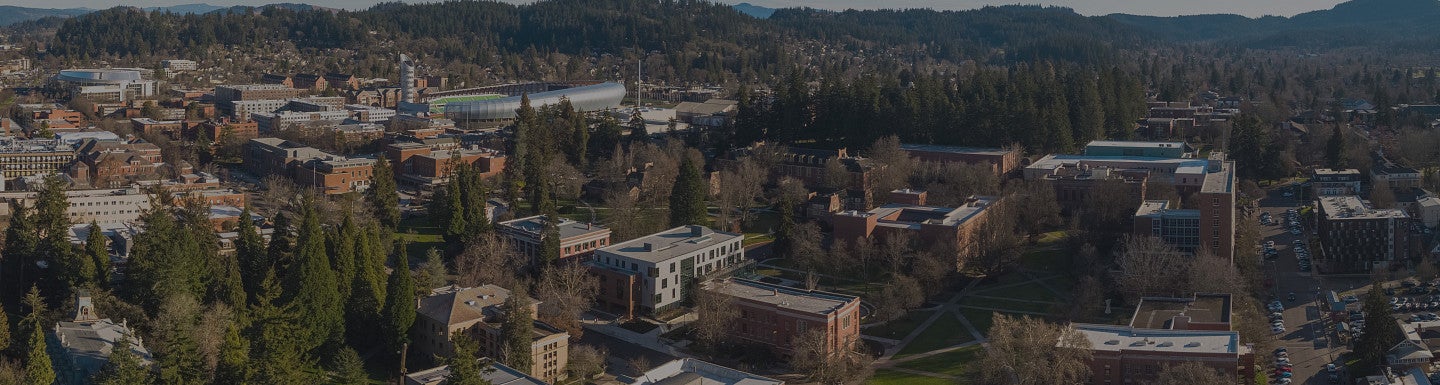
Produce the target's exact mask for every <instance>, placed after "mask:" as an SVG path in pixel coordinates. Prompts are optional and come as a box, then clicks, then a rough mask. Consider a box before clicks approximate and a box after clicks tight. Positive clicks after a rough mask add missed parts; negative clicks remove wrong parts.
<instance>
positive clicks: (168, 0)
mask: <svg viewBox="0 0 1440 385" xmlns="http://www.w3.org/2000/svg"><path fill="white" fill-rule="evenodd" d="M504 1H505V2H509V3H529V2H531V1H527V0H504ZM281 2H292V3H305V4H312V5H318V6H323V7H332V8H345V9H364V8H368V7H370V6H372V5H375V4H376V3H379V2H380V1H378V0H376V1H370V0H366V1H355V0H308V1H298V0H288V1H286V0H214V1H199V0H112V1H104V2H97V1H89V0H9V1H8V2H7V3H8V4H9V5H15V6H21V7H33V8H97V9H99V8H110V7H115V6H121V5H129V6H137V7H157V6H160V7H163V6H174V5H182V4H195V3H208V4H213V5H219V6H231V5H252V6H254V5H265V4H272V3H281ZM405 2H407V3H408V2H420V1H409V0H407V1H405ZM720 2H722V3H727V4H738V3H745V2H748V3H751V4H754V5H759V6H764V7H771V8H786V7H812V8H823V9H834V10H843V9H847V8H855V9H880V8H888V9H895V8H933V9H939V10H963V9H975V8H979V7H984V6H987V5H1007V4H1039V5H1049V6H1062V7H1069V8H1072V9H1074V10H1075V11H1076V12H1078V13H1080V14H1084V15H1092V16H1093V15H1106V14H1111V13H1128V14H1135V15H1152V16H1178V15H1199V14H1217V13H1229V14H1238V15H1244V16H1249V17H1259V16H1266V15H1275V16H1294V15H1296V14H1299V13H1304V12H1309V11H1315V10H1321V9H1330V8H1331V7H1334V6H1335V4H1339V3H1341V2H1343V0H1261V1H1254V0H1212V1H1205V2H1197V1H1193V0H1149V1H1133V0H1028V1H990V0H938V1H936V0H930V1H926V0H888V1H883V2H882V1H874V0H720Z"/></svg>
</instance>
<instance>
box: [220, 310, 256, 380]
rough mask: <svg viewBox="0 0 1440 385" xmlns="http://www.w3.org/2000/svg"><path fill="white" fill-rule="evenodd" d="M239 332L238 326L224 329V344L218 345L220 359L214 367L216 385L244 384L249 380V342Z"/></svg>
mask: <svg viewBox="0 0 1440 385" xmlns="http://www.w3.org/2000/svg"><path fill="white" fill-rule="evenodd" d="M240 331H241V327H240V325H238V324H232V325H230V327H228V328H226V329H225V342H224V344H223V345H220V359H219V360H218V362H216V365H215V383H217V384H244V383H246V382H247V381H248V380H249V378H250V373H251V369H250V341H248V340H246V339H245V336H243V335H241V334H240Z"/></svg>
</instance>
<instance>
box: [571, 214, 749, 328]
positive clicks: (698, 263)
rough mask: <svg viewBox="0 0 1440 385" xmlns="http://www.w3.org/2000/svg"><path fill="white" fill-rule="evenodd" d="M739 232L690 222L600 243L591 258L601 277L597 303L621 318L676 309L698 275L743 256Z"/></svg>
mask: <svg viewBox="0 0 1440 385" xmlns="http://www.w3.org/2000/svg"><path fill="white" fill-rule="evenodd" d="M742 238H744V237H742V236H741V235H740V234H735V233H727V232H723V231H715V230H712V229H710V228H708V227H705V226H698V225H691V226H680V227H676V228H672V229H669V230H665V231H662V232H659V233H655V234H651V235H647V236H643V237H640V238H636V239H632V240H629V241H625V242H621V243H616V244H614V245H611V246H610V247H605V248H601V249H600V250H597V251H596V252H595V256H594V257H593V258H592V259H591V260H590V262H589V266H590V270H591V272H593V273H595V274H596V275H598V276H599V278H600V292H599V293H597V297H596V299H595V302H596V307H597V308H599V309H600V310H602V311H606V312H609V313H611V314H616V315H618V316H620V317H623V318H633V317H635V316H636V315H637V314H644V315H655V314H661V313H666V312H670V311H673V310H675V309H678V308H679V307H680V306H683V305H685V304H686V303H687V301H688V299H689V298H690V297H691V296H690V290H692V289H693V288H694V286H695V285H694V283H695V282H696V279H698V278H701V277H704V276H706V275H709V274H714V273H718V272H723V271H727V270H729V269H731V268H733V267H735V266H738V265H739V264H741V263H742V262H744V259H745V248H744V247H742V245H741V239H742Z"/></svg>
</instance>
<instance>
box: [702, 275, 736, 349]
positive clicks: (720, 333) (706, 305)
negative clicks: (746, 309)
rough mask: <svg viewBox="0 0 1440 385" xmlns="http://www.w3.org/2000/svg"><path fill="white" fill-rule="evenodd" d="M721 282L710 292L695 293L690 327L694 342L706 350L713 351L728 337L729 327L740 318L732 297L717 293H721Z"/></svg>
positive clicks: (722, 288)
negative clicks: (694, 314)
mask: <svg viewBox="0 0 1440 385" xmlns="http://www.w3.org/2000/svg"><path fill="white" fill-rule="evenodd" d="M728 284H729V283H726V282H721V283H718V284H717V286H716V287H714V288H712V289H710V290H699V291H697V292H696V293H695V313H696V318H695V322H692V323H690V327H691V328H693V330H694V331H695V339H696V342H698V343H700V344H701V345H702V346H704V347H705V348H707V349H714V348H716V347H718V346H719V345H720V343H722V342H724V341H725V340H726V339H727V338H728V337H730V331H731V330H732V326H733V325H731V324H732V323H733V322H735V320H736V319H737V318H740V308H738V307H736V306H735V299H734V297H731V296H728V295H724V294H721V293H718V292H716V291H723V290H724V285H728Z"/></svg>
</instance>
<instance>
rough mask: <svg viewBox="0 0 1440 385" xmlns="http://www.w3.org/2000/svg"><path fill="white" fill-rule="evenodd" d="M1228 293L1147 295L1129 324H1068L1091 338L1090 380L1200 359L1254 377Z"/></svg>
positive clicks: (1125, 377)
mask: <svg viewBox="0 0 1440 385" xmlns="http://www.w3.org/2000/svg"><path fill="white" fill-rule="evenodd" d="M1230 307H1231V302H1230V295H1229V294H1197V295H1196V296H1195V297H1193V298H1145V299H1142V300H1141V301H1140V304H1139V305H1137V306H1136V309H1135V315H1134V317H1132V319H1131V321H1130V325H1128V326H1119V325H1096V324H1080V323H1076V324H1071V326H1072V327H1073V328H1074V331H1076V332H1078V333H1080V334H1082V335H1084V336H1085V338H1086V339H1088V340H1089V341H1090V349H1091V350H1092V353H1093V357H1092V359H1091V361H1090V372H1091V378H1090V382H1089V383H1090V384H1095V385H1120V384H1134V383H1148V382H1151V381H1154V380H1156V379H1157V378H1158V377H1157V376H1158V375H1159V373H1160V371H1161V370H1163V369H1164V368H1165V367H1167V366H1172V365H1179V364H1182V363H1186V362H1199V363H1201V364H1204V365H1206V366H1209V367H1211V368H1214V369H1215V370H1216V371H1219V372H1220V373H1223V374H1224V375H1225V376H1226V377H1227V378H1233V379H1235V380H1236V381H1237V382H1239V381H1241V380H1249V379H1251V378H1253V377H1254V369H1253V368H1254V366H1255V354H1254V351H1253V349H1252V348H1251V346H1250V345H1242V344H1241V343H1240V333H1239V332H1236V331H1233V330H1231V319H1230V314H1231V312H1230V310H1231V308H1230Z"/></svg>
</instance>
